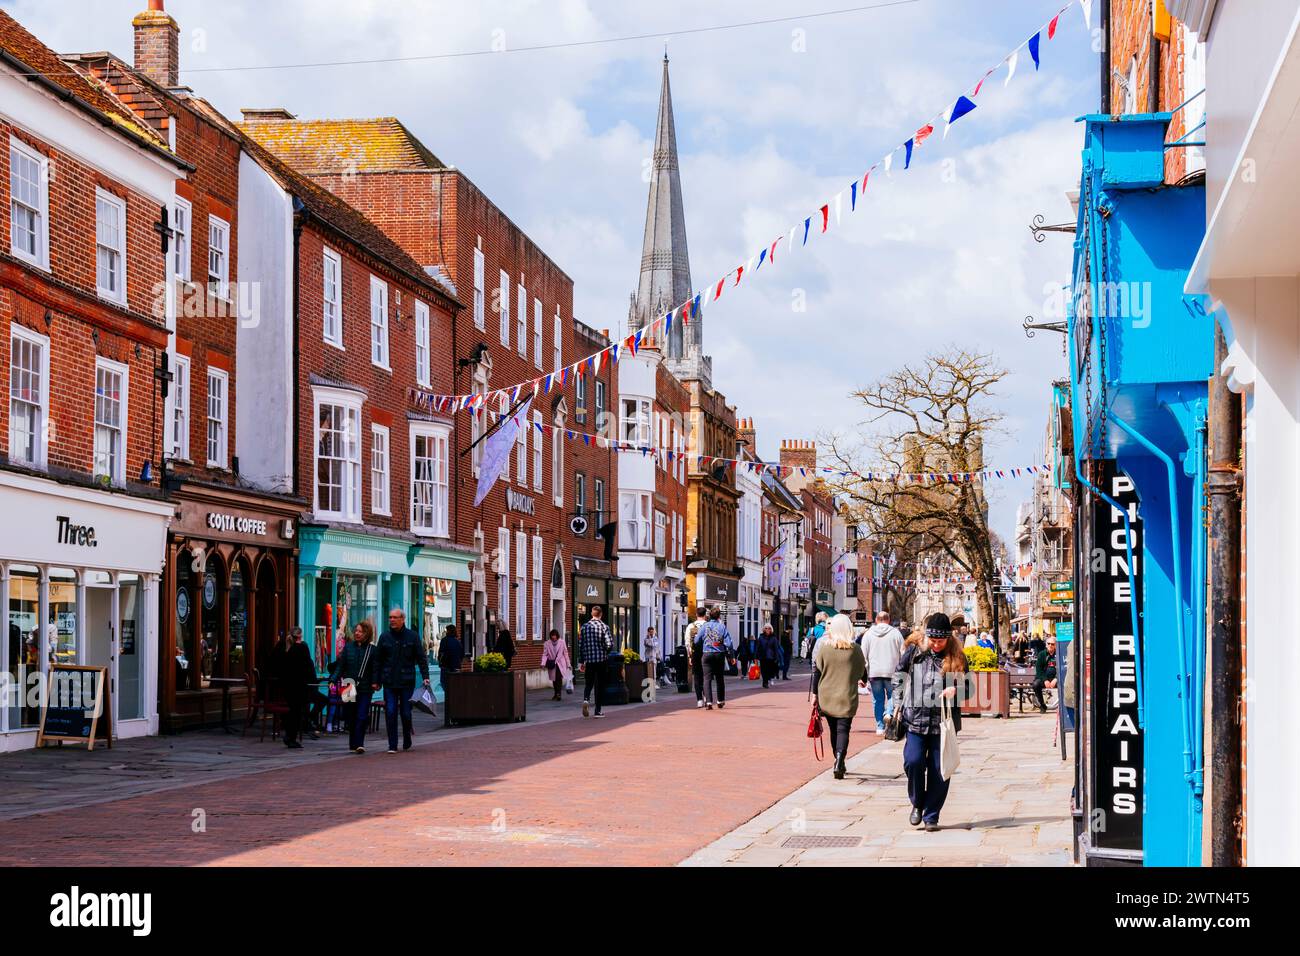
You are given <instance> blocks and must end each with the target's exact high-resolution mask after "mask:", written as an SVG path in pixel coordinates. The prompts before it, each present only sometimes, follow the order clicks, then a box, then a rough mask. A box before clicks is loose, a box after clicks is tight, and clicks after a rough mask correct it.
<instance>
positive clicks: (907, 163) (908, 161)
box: [903, 139, 912, 169]
mask: <svg viewBox="0 0 1300 956" xmlns="http://www.w3.org/2000/svg"><path fill="white" fill-rule="evenodd" d="M903 148H904V149H906V150H907V155H906V156H904V157H903V168H904V169H910V168H911V167H912V141H911V140H910V139H909V140H908V141H907V142H906V143H904V144H903Z"/></svg>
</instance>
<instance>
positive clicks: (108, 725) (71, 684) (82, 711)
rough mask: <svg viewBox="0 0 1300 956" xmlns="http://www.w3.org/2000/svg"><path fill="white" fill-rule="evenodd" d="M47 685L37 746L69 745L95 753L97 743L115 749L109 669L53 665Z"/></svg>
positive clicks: (47, 677) (42, 703)
mask: <svg viewBox="0 0 1300 956" xmlns="http://www.w3.org/2000/svg"><path fill="white" fill-rule="evenodd" d="M45 681H46V682H45V699H44V700H42V701H41V722H40V725H39V726H38V728H37V730H36V746H38V747H43V746H45V743H46V741H57V742H58V743H59V744H60V745H62V744H63V743H64V742H65V741H67V742H68V743H76V744H81V743H84V744H85V745H86V749H87V750H94V749H95V741H96V740H97V739H102V740H103V741H104V742H105V744H107V745H108V746H109V747H112V746H113V728H112V719H111V717H110V716H109V715H110V714H111V713H112V710H111V708H110V707H109V693H110V692H109V687H108V668H106V667H83V666H81V665H78V664H51V665H50V670H49V673H48V674H47V675H46V679H45Z"/></svg>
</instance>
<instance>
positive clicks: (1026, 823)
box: [944, 817, 1064, 830]
mask: <svg viewBox="0 0 1300 956" xmlns="http://www.w3.org/2000/svg"><path fill="white" fill-rule="evenodd" d="M1062 819H1064V818H1063V817H998V818H997V819H994V820H971V821H969V822H967V823H947V824H944V829H945V830H1014V829H1016V828H1017V827H1031V826H1037V825H1038V824H1040V823H1060V822H1061V820H1062Z"/></svg>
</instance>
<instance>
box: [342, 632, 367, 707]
mask: <svg viewBox="0 0 1300 956" xmlns="http://www.w3.org/2000/svg"><path fill="white" fill-rule="evenodd" d="M368 663H370V646H369V645H367V646H366V656H365V657H363V658H361V676H362V677H364V676H365V674H366V664H368ZM339 700H340V701H342V702H343V703H345V704H355V703H356V702H357V682H356V681H354V680H352V679H351V678H346V679H344V681H343V689H342V691H340V692H339Z"/></svg>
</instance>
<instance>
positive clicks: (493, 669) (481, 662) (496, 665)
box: [474, 651, 510, 674]
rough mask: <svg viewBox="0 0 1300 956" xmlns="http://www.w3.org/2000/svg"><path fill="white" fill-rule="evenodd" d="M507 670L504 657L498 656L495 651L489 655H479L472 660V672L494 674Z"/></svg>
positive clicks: (507, 666) (508, 667)
mask: <svg viewBox="0 0 1300 956" xmlns="http://www.w3.org/2000/svg"><path fill="white" fill-rule="evenodd" d="M509 669H510V666H509V665H508V664H507V663H506V658H505V655H504V654H498V653H496V652H495V651H493V652H492V653H491V654H480V655H479V656H478V657H476V658H474V670H476V671H482V672H485V673H488V674H495V673H499V672H501V671H506V670H509Z"/></svg>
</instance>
